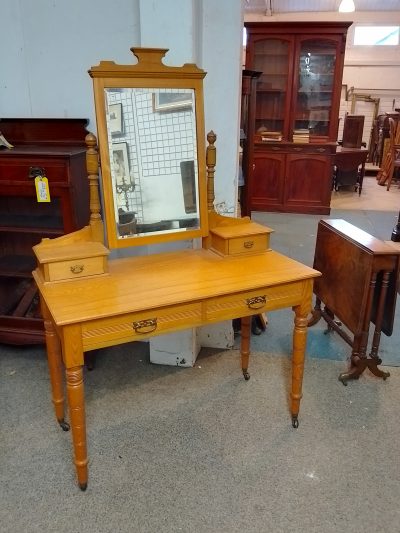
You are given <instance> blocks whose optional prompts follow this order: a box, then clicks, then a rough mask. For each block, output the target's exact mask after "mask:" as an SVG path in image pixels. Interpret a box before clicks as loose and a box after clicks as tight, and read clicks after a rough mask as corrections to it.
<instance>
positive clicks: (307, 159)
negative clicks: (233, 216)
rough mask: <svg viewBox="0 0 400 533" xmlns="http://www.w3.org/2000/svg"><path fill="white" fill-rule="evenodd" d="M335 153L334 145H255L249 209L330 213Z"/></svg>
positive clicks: (248, 195)
mask: <svg viewBox="0 0 400 533" xmlns="http://www.w3.org/2000/svg"><path fill="white" fill-rule="evenodd" d="M335 150H336V145H335V143H331V144H324V145H312V144H307V145H300V144H299V145H295V144H293V143H285V142H280V143H269V144H268V145H265V144H262V143H257V142H256V143H254V146H253V153H252V175H251V177H250V179H249V181H248V185H247V193H248V194H247V196H246V197H247V198H250V206H251V209H250V210H253V211H266V210H267V211H283V212H287V213H312V214H320V215H323V214H326V213H329V211H330V207H329V204H330V197H331V187H332V175H333V162H334V155H335ZM321 183H323V184H325V186H323V187H322V186H321Z"/></svg>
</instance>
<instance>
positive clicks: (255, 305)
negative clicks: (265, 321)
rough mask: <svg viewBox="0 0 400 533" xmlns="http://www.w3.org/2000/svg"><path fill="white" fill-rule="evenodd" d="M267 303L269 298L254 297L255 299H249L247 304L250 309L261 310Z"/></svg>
mask: <svg viewBox="0 0 400 533" xmlns="http://www.w3.org/2000/svg"><path fill="white" fill-rule="evenodd" d="M266 301H267V298H266V297H265V296H254V297H253V298H247V300H246V304H247V307H248V308H249V309H261V307H264V305H265V303H266Z"/></svg>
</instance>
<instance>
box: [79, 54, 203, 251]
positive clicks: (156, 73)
mask: <svg viewBox="0 0 400 533" xmlns="http://www.w3.org/2000/svg"><path fill="white" fill-rule="evenodd" d="M131 51H132V53H133V54H134V56H136V58H137V60H138V62H137V63H136V64H133V65H118V64H116V63H114V62H113V61H101V62H100V64H99V65H97V66H94V67H91V69H90V70H89V71H88V72H89V75H90V76H91V78H92V79H93V91H94V100H95V110H96V122H97V136H98V146H99V153H100V170H101V182H102V191H103V206H104V218H105V226H106V234H107V243H108V247H109V248H127V247H131V246H143V245H147V244H154V243H161V242H172V241H178V240H187V239H194V238H199V237H206V236H207V235H208V216H207V213H208V212H207V178H206V162H205V152H206V150H205V129H204V101H203V78H204V76H205V75H206V73H205V72H204V71H203V70H202V69H199V68H198V67H197V66H196V65H194V64H192V63H186V64H184V65H183V66H182V67H171V66H167V65H164V64H163V62H162V58H163V57H164V56H165V54H166V53H167V52H168V49H167V48H131ZM117 88H124V89H125V88H127V89H135V88H151V89H153V88H155V89H157V88H159V89H164V88H167V89H192V90H193V91H194V98H195V106H194V107H195V120H196V142H197V147H196V149H197V171H198V175H197V181H198V184H197V185H198V187H197V194H198V205H199V227H198V228H189V229H186V230H185V231H171V232H168V231H163V232H160V233H159V234H158V233H153V234H151V235H146V234H138V235H132V236H125V237H124V238H118V229H117V223H116V216H115V208H114V194H113V184H112V178H111V159H110V155H111V154H110V150H109V145H108V136H107V120H106V94H105V89H117Z"/></svg>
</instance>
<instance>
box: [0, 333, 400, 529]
mask: <svg viewBox="0 0 400 533" xmlns="http://www.w3.org/2000/svg"><path fill="white" fill-rule="evenodd" d="M0 361H1V366H0V385H1V427H0V433H1V439H0V465H1V466H0V492H1V497H0V531H1V532H2V533H5V532H7V533H15V532H32V533H33V532H72V531H80V532H85V531H87V532H89V531H90V532H92V533H93V532H96V533H103V532H104V533H105V532H110V533H111V532H115V531H118V532H140V533H142V532H145V533H147V532H149V533H150V532H151V533H153V532H154V533H156V532H165V533H167V532H168V533H169V532H193V533H203V532H204V533H205V532H218V533H220V532H221V533H222V532H226V533H231V532H232V533H233V532H249V533H250V532H251V533H261V532H265V533H267V532H268V533H280V532H282V533H291V532H293V533H294V532H296V533H298V532H304V533H331V532H332V533H337V532H346V533H347V532H357V533H359V532H363V533H369V532H371V533H376V532H378V531H379V532H381V531H382V532H386V533H397V532H398V531H399V524H400V510H399V496H400V493H399V492H400V491H399V483H400V473H399V460H398V443H399V441H400V425H399V424H398V420H397V417H398V405H399V402H400V387H399V386H398V383H399V379H400V369H398V368H394V369H390V370H391V373H392V375H391V377H390V378H389V379H388V380H387V381H386V382H382V381H380V380H377V379H375V378H373V377H371V375H367V374H366V375H365V376H362V377H361V379H360V380H359V381H358V382H353V383H351V384H350V385H349V386H347V387H344V386H343V385H342V384H341V383H340V382H339V381H338V379H337V376H338V373H339V371H340V370H342V365H341V363H339V362H335V361H327V360H322V359H319V360H318V359H309V360H308V361H307V364H306V371H305V377H304V387H303V392H304V397H303V400H302V405H301V412H300V425H299V428H298V429H297V430H295V429H293V428H292V427H291V423H290V416H289V411H288V391H289V387H290V381H289V380H290V361H289V358H288V357H276V356H270V355H268V354H266V353H261V352H256V353H253V355H252V358H251V365H250V367H251V374H252V376H251V379H250V380H249V381H245V380H244V379H243V377H242V376H241V372H240V369H239V353H238V352H237V351H236V350H232V351H230V350H227V351H222V352H219V351H213V350H208V351H206V350H204V351H203V352H202V354H201V356H200V358H199V359H198V361H197V364H196V366H195V367H194V368H189V369H183V368H176V367H165V366H156V365H150V364H149V360H148V354H147V346H146V344H144V343H143V344H139V343H138V344H136V345H125V346H119V347H114V348H112V349H107V350H102V351H101V352H100V355H99V357H98V360H97V367H96V369H95V370H94V371H92V372H87V373H86V376H85V382H86V383H85V386H86V405H87V423H88V440H89V457H90V478H89V487H88V489H87V491H86V492H81V491H80V490H79V489H78V488H77V486H76V484H75V476H74V468H73V465H72V459H71V444H70V434H69V433H65V432H63V431H62V430H61V429H60V428H59V427H58V426H57V424H56V423H55V420H54V416H53V412H52V406H51V402H50V397H49V383H48V376H47V368H46V360H45V355H44V351H43V350H42V349H40V348H35V349H32V348H30V349H7V350H4V349H1V348H0Z"/></svg>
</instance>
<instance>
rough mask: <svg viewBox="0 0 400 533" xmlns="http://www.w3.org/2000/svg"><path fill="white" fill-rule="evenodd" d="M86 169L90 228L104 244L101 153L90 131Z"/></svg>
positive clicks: (94, 238)
mask: <svg viewBox="0 0 400 533" xmlns="http://www.w3.org/2000/svg"><path fill="white" fill-rule="evenodd" d="M85 142H86V146H87V150H86V169H87V173H88V180H89V209H90V221H89V224H90V229H91V232H92V239H93V240H94V241H96V242H101V243H103V244H104V228H103V221H102V218H101V214H100V210H101V206H100V196H99V154H98V151H97V139H96V136H95V135H93V133H88V135H86V138H85Z"/></svg>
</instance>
